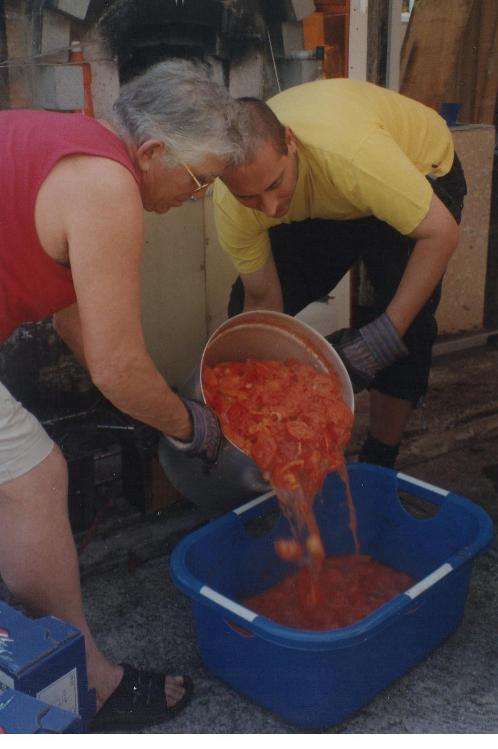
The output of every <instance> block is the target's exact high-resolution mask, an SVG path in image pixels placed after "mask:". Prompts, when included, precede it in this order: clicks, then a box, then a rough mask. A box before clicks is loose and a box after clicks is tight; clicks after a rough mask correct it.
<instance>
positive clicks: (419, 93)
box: [400, 0, 480, 109]
mask: <svg viewBox="0 0 498 749" xmlns="http://www.w3.org/2000/svg"><path fill="white" fill-rule="evenodd" d="M476 2H480V0H452V3H451V12H449V9H448V2H447V0H419V2H417V3H416V4H415V6H414V8H413V11H412V14H411V17H410V21H409V24H408V28H407V31H406V35H405V39H404V42H403V46H402V50H401V70H400V80H401V85H400V90H401V93H403V94H405V95H406V96H410V97H411V98H412V99H416V100H418V101H421V102H423V103H424V104H426V105H427V106H430V107H433V108H434V109H439V107H440V105H441V103H442V102H443V101H454V100H455V93H456V92H455V91H454V90H451V87H452V85H453V87H454V70H455V68H456V66H457V64H458V59H459V53H460V46H461V44H462V42H463V38H464V33H465V29H466V27H467V23H468V21H469V17H470V14H471V12H472V10H473V7H474V4H475V3H476ZM442 29H444V33H441V30H442Z"/></svg>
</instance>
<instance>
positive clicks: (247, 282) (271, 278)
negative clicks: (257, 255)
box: [241, 255, 284, 312]
mask: <svg viewBox="0 0 498 749" xmlns="http://www.w3.org/2000/svg"><path fill="white" fill-rule="evenodd" d="M241 278H242V282H243V284H244V312H249V311H250V310H257V309H267V310H274V311H275V312H282V311H283V309H284V302H283V297H282V288H281V286H280V280H279V277H278V273H277V269H276V267H275V263H274V260H273V257H272V256H271V255H270V257H269V258H268V260H267V261H266V263H265V265H264V266H263V267H262V268H260V269H259V270H257V271H255V272H254V273H250V274H247V275H241Z"/></svg>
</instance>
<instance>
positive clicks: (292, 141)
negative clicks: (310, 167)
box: [285, 127, 297, 154]
mask: <svg viewBox="0 0 498 749" xmlns="http://www.w3.org/2000/svg"><path fill="white" fill-rule="evenodd" d="M285 145H286V146H287V153H291V154H294V153H296V151H297V142H296V136H295V135H294V133H293V132H292V130H291V129H290V127H286V128H285Z"/></svg>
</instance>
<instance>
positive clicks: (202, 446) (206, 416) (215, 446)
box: [164, 398, 223, 463]
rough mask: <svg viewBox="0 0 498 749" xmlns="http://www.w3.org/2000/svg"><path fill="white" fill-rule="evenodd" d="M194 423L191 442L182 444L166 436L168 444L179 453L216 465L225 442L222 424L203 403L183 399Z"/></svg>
mask: <svg viewBox="0 0 498 749" xmlns="http://www.w3.org/2000/svg"><path fill="white" fill-rule="evenodd" d="M182 401H183V403H184V404H185V406H186V408H187V411H188V412H189V415H190V419H191V421H192V430H193V436H192V441H191V442H181V441H180V440H177V439H174V438H173V437H169V436H168V435H167V434H165V435H164V436H165V438H166V439H167V440H168V442H169V443H170V444H171V445H172V446H173V447H174V448H175V449H176V450H178V451H179V452H182V453H183V454H184V455H189V456H191V457H193V458H203V459H204V460H205V461H206V462H207V463H216V460H217V459H218V454H219V451H220V447H221V443H222V441H223V434H222V431H221V427H220V422H219V421H218V417H217V416H216V414H215V412H214V411H213V410H212V409H211V408H209V406H206V405H205V404H203V403H199V402H198V401H194V400H190V399H189V398H182Z"/></svg>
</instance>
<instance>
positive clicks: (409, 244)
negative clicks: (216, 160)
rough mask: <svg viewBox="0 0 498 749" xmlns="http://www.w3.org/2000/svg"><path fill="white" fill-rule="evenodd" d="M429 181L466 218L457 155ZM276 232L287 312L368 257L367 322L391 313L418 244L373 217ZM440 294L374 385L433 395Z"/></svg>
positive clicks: (238, 291)
mask: <svg viewBox="0 0 498 749" xmlns="http://www.w3.org/2000/svg"><path fill="white" fill-rule="evenodd" d="M429 181H430V183H431V186H432V188H433V190H434V192H435V193H436V195H437V196H438V197H439V199H440V200H441V201H442V202H443V203H444V204H445V205H446V207H447V208H448V209H449V211H450V212H451V213H452V214H453V216H454V217H455V219H456V221H457V223H460V218H461V213H462V208H463V200H464V196H465V195H466V192H467V187H466V183H465V177H464V174H463V170H462V167H461V165H460V161H459V159H458V157H457V155H456V154H455V159H454V162H453V166H452V168H451V170H450V172H448V174H446V175H445V176H444V177H440V178H439V179H430V178H429ZM269 235H270V242H271V248H272V253H273V257H274V259H275V264H276V267H277V271H278V275H279V278H280V282H281V285H282V293H283V299H284V312H286V313H287V314H289V315H295V314H297V313H298V312H299V311H300V310H302V309H304V307H306V306H307V305H308V304H310V303H311V302H314V301H316V300H318V299H321V298H323V297H325V296H327V295H328V294H329V293H330V291H331V290H332V289H333V288H334V287H335V286H336V285H337V284H338V283H339V281H340V280H341V278H342V277H343V276H344V275H345V274H346V273H347V272H348V271H349V270H350V269H351V268H352V267H353V266H354V265H355V264H356V263H357V262H358V261H359V260H360V259H361V260H362V261H363V263H364V266H365V269H366V273H367V277H368V280H369V281H370V283H371V286H372V289H373V302H372V306H369V307H368V309H365V308H363V309H361V310H360V315H359V317H360V319H359V324H360V325H364V324H366V323H367V322H369V321H370V320H372V319H374V318H375V317H377V316H378V315H379V314H381V313H382V312H384V311H385V310H386V307H387V306H388V305H389V303H390V301H391V299H392V298H393V296H394V294H395V293H396V290H397V288H398V286H399V283H400V281H401V277H402V275H403V273H404V271H405V268H406V265H407V263H408V260H409V258H410V255H411V253H412V251H413V248H414V246H415V240H413V239H410V238H409V237H406V236H404V235H402V234H400V233H399V232H398V231H396V229H393V228H392V227H391V226H390V225H389V224H386V223H385V222H384V221H380V220H379V219H377V218H375V217H373V216H370V217H368V218H361V219H356V220H353V221H332V220H326V219H308V220H306V221H299V222H294V223H291V224H280V225H279V226H276V227H274V228H273V229H270V231H269ZM338 248H340V252H338ZM440 298H441V283H439V284H438V286H437V288H436V289H435V290H434V293H433V294H432V296H431V298H430V299H429V300H428V301H427V302H426V304H425V305H424V307H423V308H422V310H421V311H420V312H419V314H418V315H417V317H416V318H415V320H414V321H413V323H412V324H411V326H410V327H409V328H408V330H407V332H406V334H405V336H404V342H405V344H406V346H407V348H408V351H409V356H407V357H406V358H404V359H403V360H401V361H399V362H396V363H395V364H393V365H391V366H390V367H387V368H386V369H385V370H383V371H382V372H380V374H379V375H378V376H377V377H376V379H375V381H374V383H373V385H372V388H373V389H375V390H378V391H380V392H381V393H386V394H387V395H392V396H394V397H397V398H401V399H403V400H408V401H410V402H412V403H413V404H414V405H416V404H417V403H418V401H419V400H420V398H421V397H422V396H423V395H424V394H425V393H426V392H427V385H428V380H429V370H430V365H431V358H432V346H433V343H434V341H435V339H436V336H437V323H436V319H435V316H434V313H435V311H436V309H437V306H438V304H439V300H440ZM243 306H244V286H243V284H242V281H241V279H240V278H238V279H237V281H236V282H235V284H234V286H233V287H232V293H231V296H230V301H229V306H228V314H229V316H232V315H235V314H238V313H239V312H242V309H243Z"/></svg>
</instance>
